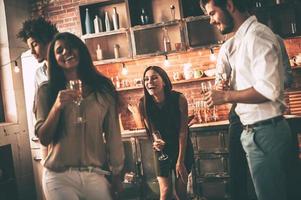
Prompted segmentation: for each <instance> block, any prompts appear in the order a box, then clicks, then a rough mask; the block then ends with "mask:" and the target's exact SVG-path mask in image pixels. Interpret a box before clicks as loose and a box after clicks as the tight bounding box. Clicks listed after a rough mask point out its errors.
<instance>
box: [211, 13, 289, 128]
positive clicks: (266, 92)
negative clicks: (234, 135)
mask: <svg viewBox="0 0 301 200" xmlns="http://www.w3.org/2000/svg"><path fill="white" fill-rule="evenodd" d="M282 63H283V61H282V56H281V51H280V45H279V42H278V40H277V38H276V36H275V34H274V33H273V32H272V31H271V30H270V29H269V28H268V27H267V26H265V25H263V24H261V23H259V22H258V21H257V19H256V17H255V16H251V17H249V18H248V19H247V20H246V21H245V22H244V23H243V24H242V25H241V26H240V28H239V29H238V31H237V32H236V33H235V35H234V36H233V37H232V38H231V39H229V40H228V41H227V42H226V43H225V44H223V45H222V47H221V50H220V53H219V58H218V60H217V73H226V74H227V76H228V77H230V78H231V79H230V83H231V87H232V88H233V89H234V90H244V89H248V88H251V87H253V88H254V89H255V90H256V91H257V92H259V93H260V94H261V95H263V96H265V97H266V98H267V99H269V101H267V102H264V103H259V104H246V103H238V104H237V107H236V112H237V114H238V115H239V117H240V120H241V122H242V123H243V124H244V125H246V124H253V123H255V122H257V121H261V120H265V119H268V118H272V117H276V116H279V115H282V110H283V109H282V108H283V104H284V103H283V102H284V101H283V85H284V84H283V77H284V75H283V71H284V70H283V67H281V66H282V65H283V64H282Z"/></svg>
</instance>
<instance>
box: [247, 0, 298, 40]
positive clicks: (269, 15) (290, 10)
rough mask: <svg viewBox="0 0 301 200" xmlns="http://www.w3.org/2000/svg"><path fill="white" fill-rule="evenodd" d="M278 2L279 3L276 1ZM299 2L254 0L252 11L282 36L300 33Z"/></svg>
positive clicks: (293, 0) (286, 36) (289, 0)
mask: <svg viewBox="0 0 301 200" xmlns="http://www.w3.org/2000/svg"><path fill="white" fill-rule="evenodd" d="M277 2H279V3H277ZM300 12H301V2H300V1H296V0H279V1H276V0H266V1H258V0H256V1H254V3H253V8H252V13H254V14H255V15H256V16H257V18H258V20H259V21H260V22H262V23H264V24H266V25H267V26H269V27H270V28H271V29H272V30H273V32H274V33H276V34H278V35H280V36H281V37H283V38H289V37H295V36H299V35H300V34H301V17H300Z"/></svg>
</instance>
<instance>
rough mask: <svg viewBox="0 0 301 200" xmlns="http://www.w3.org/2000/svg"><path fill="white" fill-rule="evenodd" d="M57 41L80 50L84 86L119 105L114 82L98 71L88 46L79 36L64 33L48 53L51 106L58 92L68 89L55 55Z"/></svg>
mask: <svg viewBox="0 0 301 200" xmlns="http://www.w3.org/2000/svg"><path fill="white" fill-rule="evenodd" d="M57 40H62V41H65V42H66V43H67V45H69V47H70V48H74V49H78V51H79V64H78V66H77V74H78V77H79V79H80V80H81V81H82V82H83V84H85V85H87V86H88V87H89V88H91V89H92V91H93V92H99V93H102V94H109V95H110V96H111V97H113V99H114V100H115V102H116V103H119V98H118V93H117V91H116V89H115V87H114V85H113V83H112V81H111V80H110V79H109V78H107V77H105V76H104V75H103V74H101V73H100V72H98V71H97V70H96V68H95V66H94V65H93V61H92V58H91V55H90V53H89V51H88V48H87V46H86V45H85V44H84V43H83V41H82V40H81V39H80V38H78V37H77V36H75V35H73V34H72V33H68V32H64V33H58V34H57V35H56V36H55V37H54V39H53V40H52V42H51V43H50V46H49V51H48V62H49V63H48V64H49V86H50V104H51V105H50V106H52V105H53V104H54V101H55V99H56V97H57V94H58V92H59V91H60V90H63V89H65V88H66V77H65V75H64V71H63V68H62V67H60V66H59V65H58V63H57V61H56V59H55V55H54V51H55V50H54V45H55V42H56V41H57Z"/></svg>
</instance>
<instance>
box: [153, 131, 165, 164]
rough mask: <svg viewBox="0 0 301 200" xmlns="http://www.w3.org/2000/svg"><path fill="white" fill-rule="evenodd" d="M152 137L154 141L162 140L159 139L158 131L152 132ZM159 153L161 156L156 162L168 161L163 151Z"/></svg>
mask: <svg viewBox="0 0 301 200" xmlns="http://www.w3.org/2000/svg"><path fill="white" fill-rule="evenodd" d="M152 135H153V139H154V141H158V140H162V137H161V134H160V132H159V131H154V132H153V134H152ZM162 141H163V140H162ZM159 152H160V154H161V155H160V156H159V158H158V160H160V161H162V160H167V159H168V155H167V154H166V153H164V152H163V150H160V151H159Z"/></svg>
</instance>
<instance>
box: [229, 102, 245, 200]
mask: <svg viewBox="0 0 301 200" xmlns="http://www.w3.org/2000/svg"><path fill="white" fill-rule="evenodd" d="M235 107H236V106H235V105H233V106H232V107H231V110H230V113H229V122H230V125H229V164H230V172H229V173H230V177H231V178H230V194H231V197H232V199H233V200H248V181H247V180H248V170H249V168H248V162H247V159H246V154H245V151H244V149H243V147H242V145H241V142H240V136H241V133H242V131H243V127H242V124H241V122H240V119H239V117H238V115H237V114H236V113H235Z"/></svg>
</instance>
